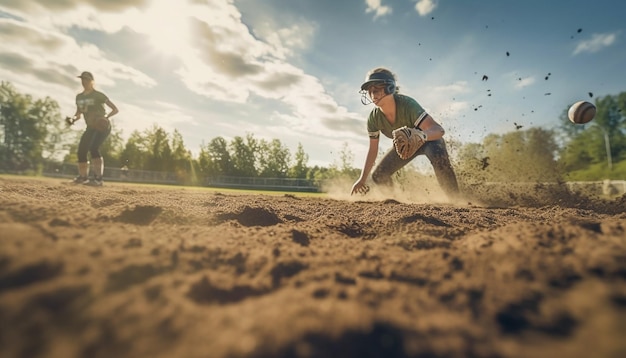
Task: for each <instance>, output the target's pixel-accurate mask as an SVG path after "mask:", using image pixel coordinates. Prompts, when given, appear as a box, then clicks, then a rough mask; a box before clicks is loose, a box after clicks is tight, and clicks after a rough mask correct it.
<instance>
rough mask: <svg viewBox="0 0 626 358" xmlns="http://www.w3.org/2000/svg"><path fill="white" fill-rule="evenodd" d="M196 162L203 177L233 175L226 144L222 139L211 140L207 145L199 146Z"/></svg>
mask: <svg viewBox="0 0 626 358" xmlns="http://www.w3.org/2000/svg"><path fill="white" fill-rule="evenodd" d="M198 162H199V166H200V170H201V172H202V173H203V174H202V175H204V176H209V177H218V176H228V175H234V170H233V164H232V161H231V158H230V153H229V152H228V142H226V140H225V139H224V138H223V137H216V138H213V139H212V140H211V141H210V142H209V144H207V145H205V146H201V147H200V155H199V157H198Z"/></svg>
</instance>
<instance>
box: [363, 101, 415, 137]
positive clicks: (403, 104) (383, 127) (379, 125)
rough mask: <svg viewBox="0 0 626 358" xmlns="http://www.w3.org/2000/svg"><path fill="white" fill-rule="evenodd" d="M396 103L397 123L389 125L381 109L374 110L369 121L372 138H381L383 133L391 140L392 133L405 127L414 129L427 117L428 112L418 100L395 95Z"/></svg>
mask: <svg viewBox="0 0 626 358" xmlns="http://www.w3.org/2000/svg"><path fill="white" fill-rule="evenodd" d="M393 98H394V99H395V101H396V121H395V123H394V124H391V123H389V121H388V120H387V118H386V117H385V114H384V113H383V112H382V111H381V110H380V108H378V107H376V108H374V109H373V110H372V111H371V112H370V115H369V118H368V119H367V132H368V134H369V136H370V138H378V137H380V133H381V132H382V133H383V134H384V135H385V136H387V137H389V138H391V132H392V131H393V130H394V129H398V128H400V127H403V126H407V127H409V128H413V127H415V126H416V125H418V124H419V122H420V121H421V120H422V119H424V117H425V116H426V111H425V110H424V108H422V106H420V104H419V103H417V101H416V100H414V99H413V98H411V97H409V96H405V95H403V94H399V93H396V94H394V95H393Z"/></svg>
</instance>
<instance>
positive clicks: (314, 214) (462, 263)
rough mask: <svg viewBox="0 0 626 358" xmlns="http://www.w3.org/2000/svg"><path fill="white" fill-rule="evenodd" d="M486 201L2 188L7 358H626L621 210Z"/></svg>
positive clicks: (538, 197)
mask: <svg viewBox="0 0 626 358" xmlns="http://www.w3.org/2000/svg"><path fill="white" fill-rule="evenodd" d="M345 190H346V191H348V190H349V187H348V188H345ZM473 195H478V196H476V197H480V200H476V199H474V200H465V201H461V202H459V203H454V204H451V203H445V202H438V203H410V202H402V201H400V200H397V199H372V198H371V197H368V196H363V197H356V198H355V197H352V198H350V199H346V198H341V199H337V198H321V197H305V196H299V195H295V194H294V195H291V194H289V195H284V194H281V195H252V194H250V195H249V194H236V193H230V192H227V191H225V190H223V191H222V192H219V191H218V192H211V191H207V190H199V189H189V188H177V187H171V188H167V187H149V186H140V185H130V184H121V183H118V184H116V183H105V186H104V187H102V188H91V187H85V186H71V185H65V184H63V183H62V181H61V180H60V179H59V180H38V179H29V178H19V177H0V356H2V357H64V358H65V357H616V358H617V357H626V340H625V339H624V337H626V232H625V230H626V214H625V212H626V198H625V197H619V198H616V199H612V200H600V199H597V198H596V199H590V198H584V197H581V196H577V195H574V194H571V193H568V192H567V191H566V190H563V191H558V190H556V189H554V188H541V187H536V188H534V189H533V190H532V192H529V191H528V190H527V189H525V191H524V193H523V194H519V193H513V192H508V193H506V192H504V193H502V192H501V193H495V191H493V190H485V192H483V193H476V192H475V193H473Z"/></svg>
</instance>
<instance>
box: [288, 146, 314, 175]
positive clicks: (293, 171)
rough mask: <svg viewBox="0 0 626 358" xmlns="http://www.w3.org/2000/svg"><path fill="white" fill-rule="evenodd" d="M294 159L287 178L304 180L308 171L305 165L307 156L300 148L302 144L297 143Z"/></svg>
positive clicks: (307, 159)
mask: <svg viewBox="0 0 626 358" xmlns="http://www.w3.org/2000/svg"><path fill="white" fill-rule="evenodd" d="M294 157H295V159H294V164H293V166H292V167H290V168H289V174H288V175H289V177H290V178H301V179H304V178H306V177H307V172H308V171H309V168H308V167H307V163H308V162H309V155H308V154H306V153H305V152H304V147H303V146H302V143H298V149H296V153H295V155H294Z"/></svg>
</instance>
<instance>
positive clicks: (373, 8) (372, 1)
mask: <svg viewBox="0 0 626 358" xmlns="http://www.w3.org/2000/svg"><path fill="white" fill-rule="evenodd" d="M365 4H366V5H367V9H366V10H365V13H367V14H369V13H370V12H373V13H374V18H375V19H376V18H379V17H382V16H385V15H390V14H391V13H392V12H393V10H392V8H391V7H390V6H386V5H383V4H382V0H365Z"/></svg>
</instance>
